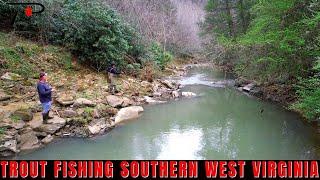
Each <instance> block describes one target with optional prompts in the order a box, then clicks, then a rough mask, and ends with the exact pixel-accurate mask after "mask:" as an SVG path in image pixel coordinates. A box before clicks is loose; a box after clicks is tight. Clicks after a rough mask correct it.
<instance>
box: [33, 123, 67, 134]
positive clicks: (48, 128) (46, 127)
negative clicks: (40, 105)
mask: <svg viewBox="0 0 320 180" xmlns="http://www.w3.org/2000/svg"><path fill="white" fill-rule="evenodd" d="M61 128H62V126H61V125H59V124H43V125H41V126H40V127H37V128H35V130H36V131H40V132H45V133H48V134H54V133H55V132H57V131H58V130H59V129H61Z"/></svg>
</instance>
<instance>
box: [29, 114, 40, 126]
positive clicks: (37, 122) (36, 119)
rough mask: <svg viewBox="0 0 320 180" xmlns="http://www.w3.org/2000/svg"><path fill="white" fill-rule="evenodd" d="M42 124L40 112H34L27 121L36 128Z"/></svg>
mask: <svg viewBox="0 0 320 180" xmlns="http://www.w3.org/2000/svg"><path fill="white" fill-rule="evenodd" d="M42 124H43V120H42V114H41V113H36V114H35V115H34V116H33V119H32V121H29V122H28V125H29V126H30V127H31V128H32V129H35V128H38V127H40V126H41V125H42Z"/></svg>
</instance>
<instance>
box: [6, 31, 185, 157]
mask: <svg viewBox="0 0 320 180" xmlns="http://www.w3.org/2000/svg"><path fill="white" fill-rule="evenodd" d="M0 35H1V40H0V43H1V44H0V58H1V59H0V60H1V66H2V68H1V72H0V73H1V74H0V75H1V81H0V83H1V84H0V85H1V87H0V135H1V136H0V137H1V138H0V156H1V157H5V156H11V155H14V154H16V153H19V152H21V151H30V150H34V149H37V148H40V147H42V146H44V145H45V144H48V143H50V142H51V141H53V140H54V139H55V138H56V137H91V136H94V135H97V134H103V133H105V132H107V131H108V130H111V129H112V128H113V127H114V126H115V125H116V124H117V123H121V122H122V121H124V120H129V119H132V118H136V117H138V116H139V115H140V113H141V111H143V108H142V107H141V105H143V104H146V103H149V104H155V103H163V102H165V101H167V100H170V99H173V98H179V97H180V96H181V95H182V93H181V92H179V85H178V84H176V83H175V82H171V81H168V80H162V79H161V76H160V77H159V78H158V79H154V80H153V82H147V81H143V80H140V79H138V78H133V77H130V76H126V75H121V76H120V77H119V78H117V87H118V88H119V91H120V93H118V94H116V95H111V94H109V93H108V83H107V78H106V76H105V74H104V73H96V72H94V71H92V70H91V69H89V68H86V67H83V66H81V65H79V64H77V63H76V62H75V61H74V59H72V56H71V54H70V53H69V52H67V51H65V50H64V49H63V48H60V47H55V46H43V45H39V44H36V43H33V42H30V41H26V40H23V39H20V38H18V37H16V36H11V35H8V34H3V33H1V34H0ZM41 69H44V70H45V71H46V72H47V73H48V77H49V83H50V84H51V85H52V86H53V87H54V88H55V89H56V92H54V94H53V96H54V104H53V108H52V112H51V116H54V118H53V119H52V120H50V121H49V123H48V124H43V123H42V118H41V105H40V103H39V101H38V94H37V92H36V88H35V84H36V83H37V81H38V80H37V74H38V72H39V71H40V70H41ZM184 73H185V70H184V69H183V68H176V67H175V66H174V65H173V66H172V67H168V68H166V71H165V74H166V75H167V74H178V75H179V74H180V75H182V74H184Z"/></svg>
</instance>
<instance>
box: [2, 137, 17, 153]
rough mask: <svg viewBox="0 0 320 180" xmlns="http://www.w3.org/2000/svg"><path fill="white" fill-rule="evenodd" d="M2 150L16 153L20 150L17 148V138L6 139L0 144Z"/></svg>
mask: <svg viewBox="0 0 320 180" xmlns="http://www.w3.org/2000/svg"><path fill="white" fill-rule="evenodd" d="M2 151H11V152H14V153H17V152H19V151H18V150H17V141H16V140H15V139H12V140H9V141H5V142H3V143H1V144H0V152H2Z"/></svg>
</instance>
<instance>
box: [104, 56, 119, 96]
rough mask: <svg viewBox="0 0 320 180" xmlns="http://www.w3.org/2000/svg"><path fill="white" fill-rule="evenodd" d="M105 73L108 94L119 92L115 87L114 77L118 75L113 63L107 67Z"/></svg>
mask: <svg viewBox="0 0 320 180" xmlns="http://www.w3.org/2000/svg"><path fill="white" fill-rule="evenodd" d="M107 72H108V83H109V92H110V93H112V94H114V93H118V92H119V91H118V90H117V87H116V81H115V76H116V75H119V74H120V73H119V72H118V71H117V67H116V64H115V63H114V62H112V63H111V66H109V67H108V69H107Z"/></svg>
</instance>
